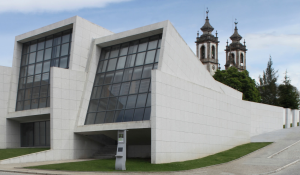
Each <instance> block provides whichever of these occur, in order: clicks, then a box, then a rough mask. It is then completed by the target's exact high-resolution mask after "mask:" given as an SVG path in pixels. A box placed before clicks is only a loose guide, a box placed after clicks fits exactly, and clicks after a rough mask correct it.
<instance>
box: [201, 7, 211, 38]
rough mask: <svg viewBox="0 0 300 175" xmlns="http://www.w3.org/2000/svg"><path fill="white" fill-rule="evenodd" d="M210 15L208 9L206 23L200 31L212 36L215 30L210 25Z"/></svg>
mask: <svg viewBox="0 0 300 175" xmlns="http://www.w3.org/2000/svg"><path fill="white" fill-rule="evenodd" d="M208 13H209V10H208V8H207V10H206V19H205V23H204V25H203V26H202V27H201V28H200V29H201V31H202V32H203V33H209V34H210V33H211V32H212V31H213V30H214V28H213V27H212V26H211V25H210V23H209V19H208Z"/></svg>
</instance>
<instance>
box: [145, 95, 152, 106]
mask: <svg viewBox="0 0 300 175" xmlns="http://www.w3.org/2000/svg"><path fill="white" fill-rule="evenodd" d="M146 106H151V93H149V94H148V98H147V103H146Z"/></svg>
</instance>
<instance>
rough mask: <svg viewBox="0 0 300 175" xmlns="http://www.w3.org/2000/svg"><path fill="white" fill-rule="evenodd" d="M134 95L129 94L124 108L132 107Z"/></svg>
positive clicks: (133, 105) (134, 99)
mask: <svg viewBox="0 0 300 175" xmlns="http://www.w3.org/2000/svg"><path fill="white" fill-rule="evenodd" d="M136 97H137V95H129V96H128V99H127V104H126V108H127V109H128V108H134V107H135V103H136Z"/></svg>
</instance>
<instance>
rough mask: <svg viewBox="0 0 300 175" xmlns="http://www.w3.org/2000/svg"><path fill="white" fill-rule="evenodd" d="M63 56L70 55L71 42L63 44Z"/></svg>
mask: <svg viewBox="0 0 300 175" xmlns="http://www.w3.org/2000/svg"><path fill="white" fill-rule="evenodd" d="M60 55H61V56H65V55H69V43H66V44H63V45H61V54H60Z"/></svg>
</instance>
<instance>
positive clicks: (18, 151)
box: [0, 148, 49, 160]
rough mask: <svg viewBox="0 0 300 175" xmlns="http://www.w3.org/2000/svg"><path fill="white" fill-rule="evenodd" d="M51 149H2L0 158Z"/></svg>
mask: <svg viewBox="0 0 300 175" xmlns="http://www.w3.org/2000/svg"><path fill="white" fill-rule="evenodd" d="M45 150H49V148H15V149H0V160H4V159H9V158H13V157H18V156H23V155H26V154H31V153H36V152H40V151H45Z"/></svg>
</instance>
